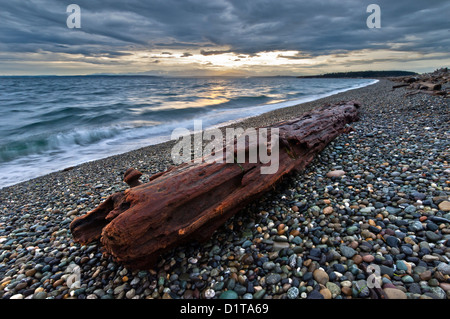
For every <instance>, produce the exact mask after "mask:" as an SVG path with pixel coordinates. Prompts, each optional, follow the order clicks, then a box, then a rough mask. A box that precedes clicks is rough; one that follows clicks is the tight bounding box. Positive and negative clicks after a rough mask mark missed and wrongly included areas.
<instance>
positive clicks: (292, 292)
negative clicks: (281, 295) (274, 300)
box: [286, 287, 300, 299]
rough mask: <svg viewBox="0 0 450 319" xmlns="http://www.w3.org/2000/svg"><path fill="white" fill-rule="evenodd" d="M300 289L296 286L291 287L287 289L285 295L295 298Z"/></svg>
mask: <svg viewBox="0 0 450 319" xmlns="http://www.w3.org/2000/svg"><path fill="white" fill-rule="evenodd" d="M299 293H300V291H299V290H298V288H297V287H291V288H289V289H288V291H287V293H286V295H287V297H288V298H289V299H296V298H297V297H298V295H299Z"/></svg>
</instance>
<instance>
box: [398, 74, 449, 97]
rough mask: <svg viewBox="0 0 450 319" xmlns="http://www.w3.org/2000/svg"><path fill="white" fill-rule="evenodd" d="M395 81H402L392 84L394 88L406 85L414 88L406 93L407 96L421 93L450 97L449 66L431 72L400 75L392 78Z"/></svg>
mask: <svg viewBox="0 0 450 319" xmlns="http://www.w3.org/2000/svg"><path fill="white" fill-rule="evenodd" d="M391 80H392V81H394V82H401V84H396V85H394V86H392V90H395V89H397V88H400V87H406V88H408V89H411V90H414V91H411V92H408V93H406V94H405V96H410V95H415V94H419V93H424V94H430V95H437V96H443V97H448V96H449V91H448V85H447V86H445V84H447V83H450V72H449V71H448V68H441V69H437V70H435V71H434V72H431V73H424V74H418V75H414V76H400V77H395V78H391Z"/></svg>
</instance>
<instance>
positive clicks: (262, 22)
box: [0, 0, 450, 73]
mask: <svg viewBox="0 0 450 319" xmlns="http://www.w3.org/2000/svg"><path fill="white" fill-rule="evenodd" d="M73 2H74V3H76V4H78V5H79V6H80V7H81V21H82V22H81V28H80V29H69V28H68V27H67V26H66V19H67V16H68V14H67V13H66V7H67V5H68V4H69V3H63V2H61V1H57V0H39V1H38V0H35V1H31V0H21V1H7V0H0V7H1V8H2V9H1V11H0V21H2V24H1V27H0V52H1V53H2V55H3V56H7V55H8V54H10V55H11V56H14V54H15V53H33V52H42V51H45V52H54V53H60V54H80V55H83V58H86V57H99V56H106V57H109V58H120V57H122V56H126V55H127V54H128V53H126V52H127V51H133V50H156V49H157V50H160V51H161V52H164V51H163V50H164V49H167V50H170V52H172V51H171V50H173V49H179V50H182V52H184V55H183V56H184V57H185V58H189V57H190V56H191V55H192V52H193V50H196V52H199V53H200V54H202V55H205V56H206V55H215V54H220V53H235V54H236V55H248V56H251V55H255V54H257V53H259V52H270V51H299V52H301V53H299V54H294V55H292V54H290V55H289V54H281V55H280V56H279V57H280V58H283V59H291V60H301V59H304V58H307V57H317V56H322V55H330V54H346V53H348V52H353V51H358V50H393V51H395V50H403V51H405V50H406V51H413V52H416V53H420V54H431V53H434V54H436V53H442V54H443V55H445V54H447V57H448V52H450V31H449V30H450V25H449V19H448V14H449V13H450V2H449V1H444V0H442V1H440V0H434V1H411V0H397V1H386V0H382V1H376V3H377V4H378V5H379V6H380V8H381V28H380V29H369V28H368V27H367V25H366V19H367V17H368V15H369V13H367V12H366V8H367V6H368V5H369V4H370V3H374V0H368V1H361V0H342V1H335V0H329V1H325V0H315V1H303V0H283V1H274V0H272V1H268V0H208V1H205V0H151V1H142V0H141V1H138V0H131V1H123V2H122V1H87V0H73ZM0 71H1V70H0ZM0 73H1V72H0Z"/></svg>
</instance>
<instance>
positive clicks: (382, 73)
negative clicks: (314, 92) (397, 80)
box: [297, 71, 417, 79]
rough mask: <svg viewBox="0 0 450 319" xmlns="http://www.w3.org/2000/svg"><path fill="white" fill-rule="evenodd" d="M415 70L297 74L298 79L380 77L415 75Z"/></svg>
mask: <svg viewBox="0 0 450 319" xmlns="http://www.w3.org/2000/svg"><path fill="white" fill-rule="evenodd" d="M416 74H417V73H415V72H409V71H354V72H337V73H326V74H320V75H306V76H297V78H299V79H309V78H381V77H394V76H406V75H416Z"/></svg>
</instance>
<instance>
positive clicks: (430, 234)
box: [425, 231, 442, 242]
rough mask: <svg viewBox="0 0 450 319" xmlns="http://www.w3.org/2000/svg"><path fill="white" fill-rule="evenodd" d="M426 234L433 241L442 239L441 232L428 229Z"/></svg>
mask: <svg viewBox="0 0 450 319" xmlns="http://www.w3.org/2000/svg"><path fill="white" fill-rule="evenodd" d="M425 236H426V237H427V239H428V240H430V241H432V242H436V241H438V240H440V239H442V235H441V234H436V233H435V232H432V231H426V232H425Z"/></svg>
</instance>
